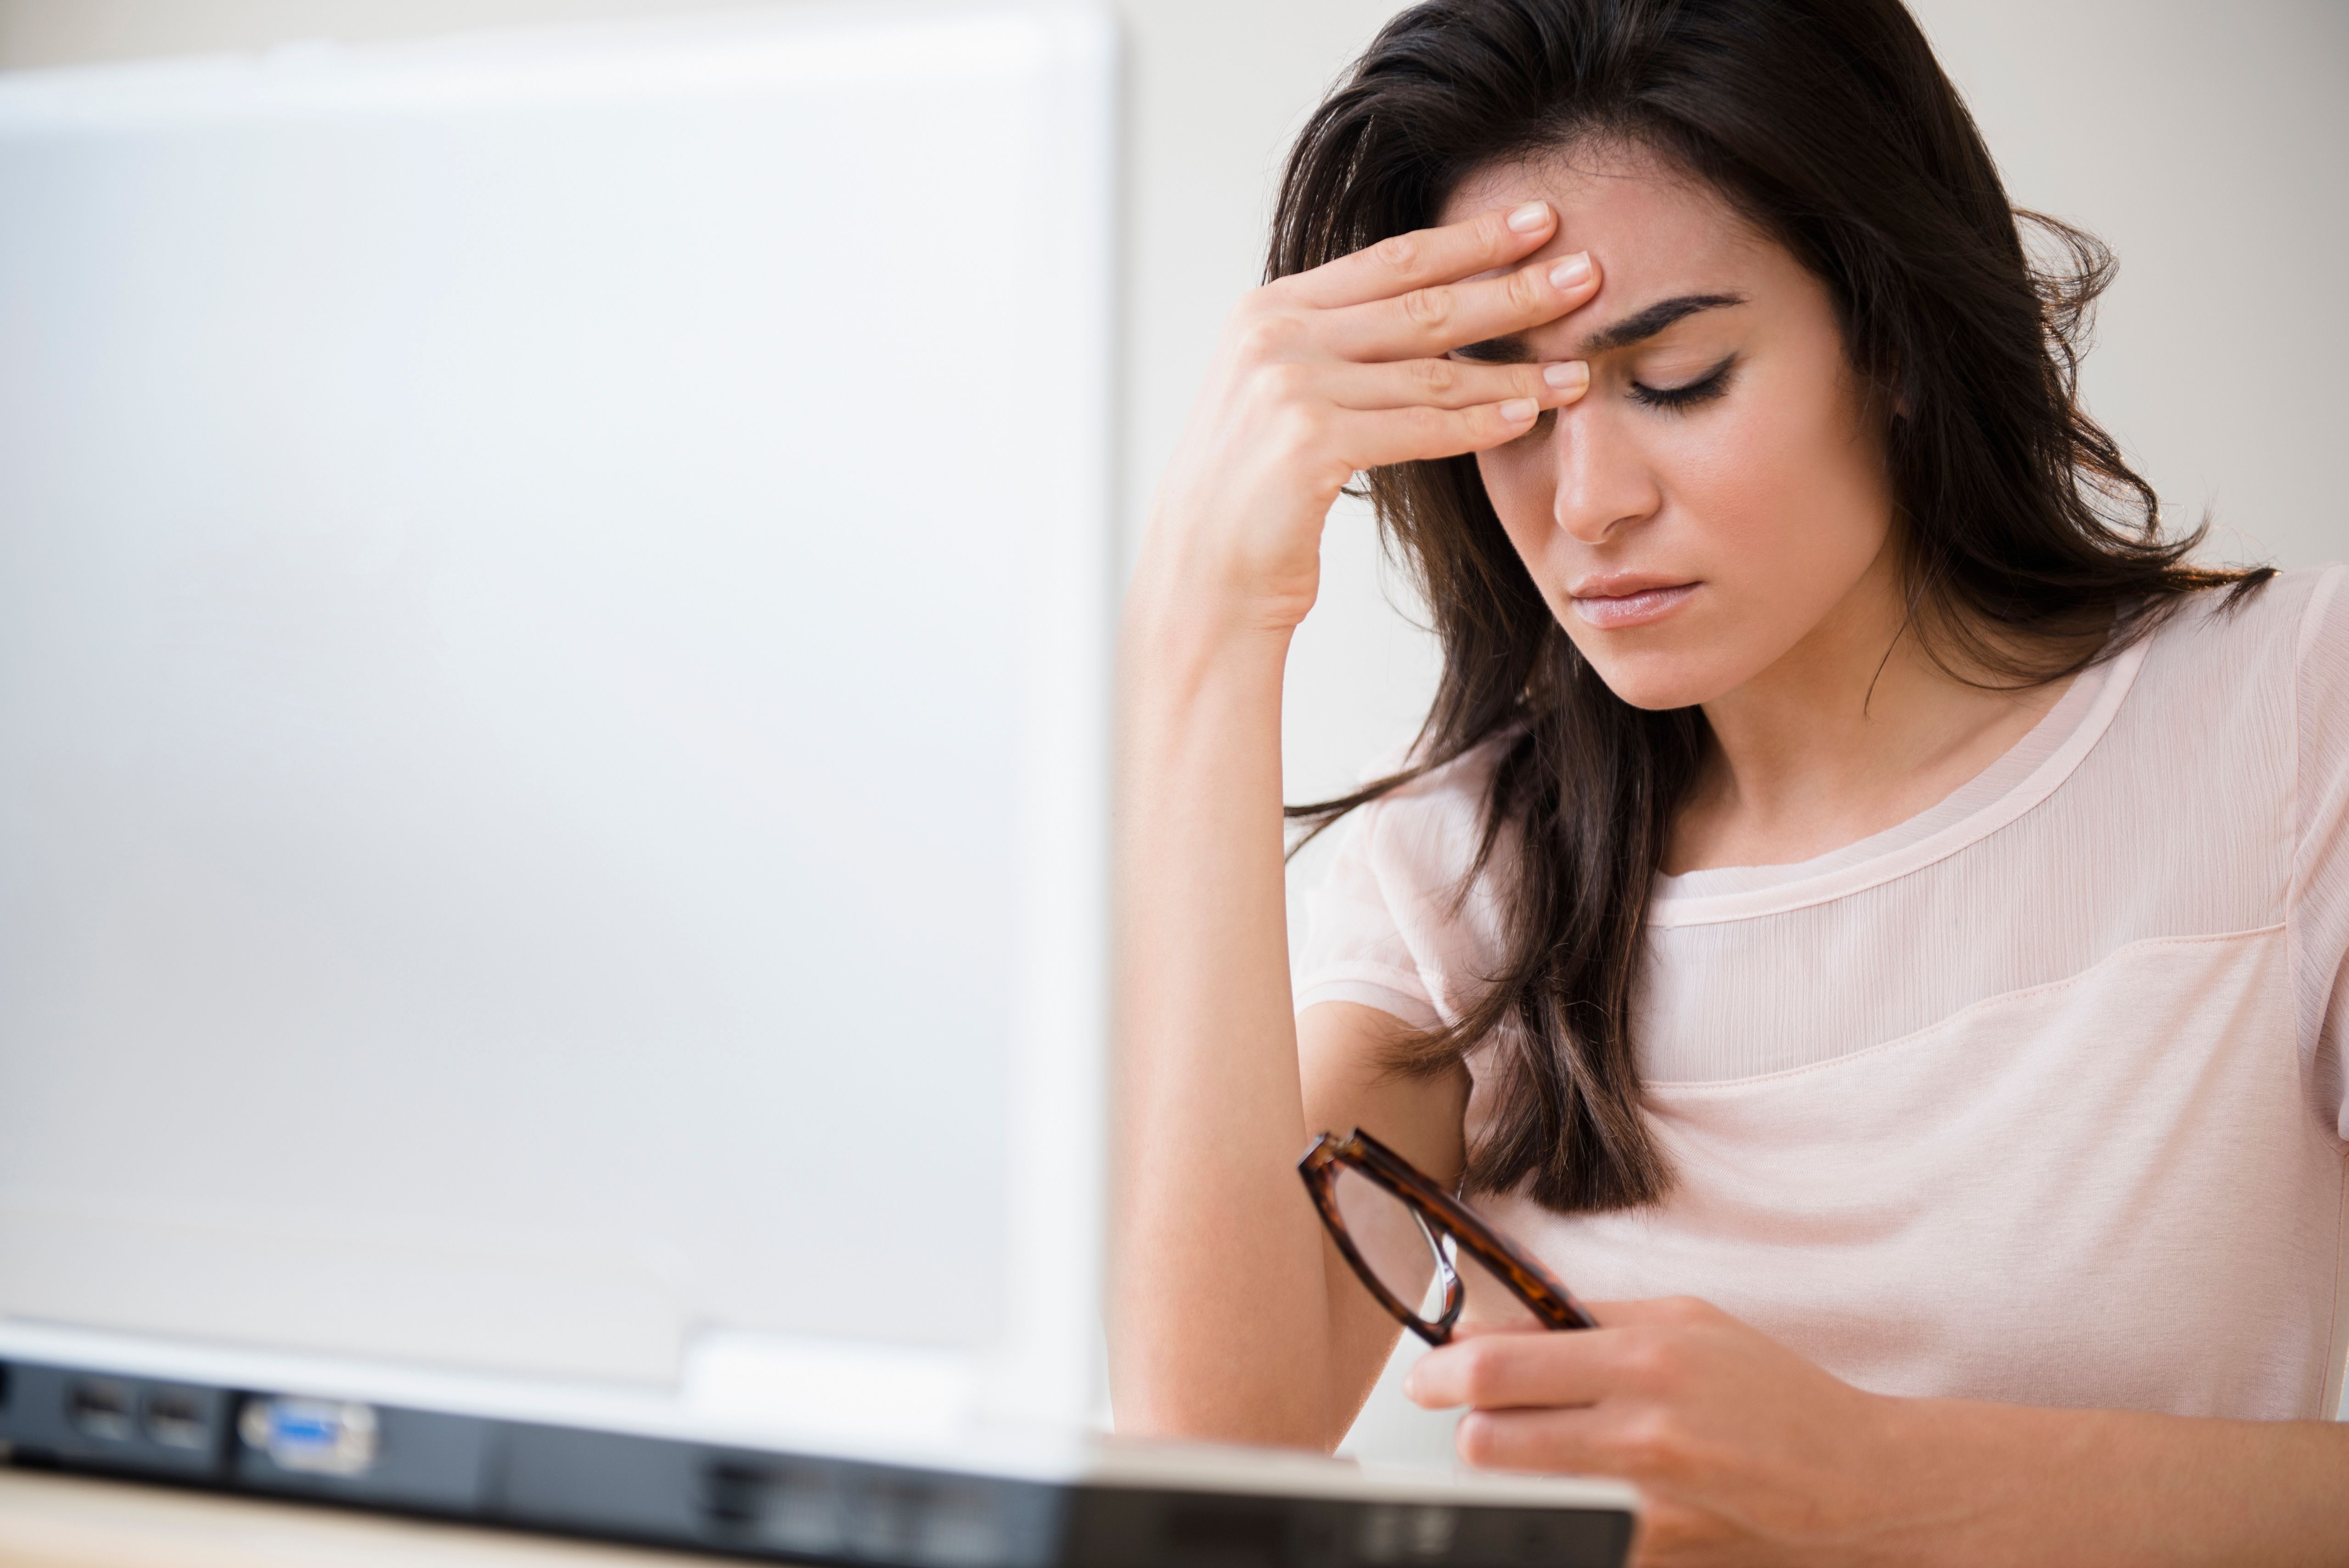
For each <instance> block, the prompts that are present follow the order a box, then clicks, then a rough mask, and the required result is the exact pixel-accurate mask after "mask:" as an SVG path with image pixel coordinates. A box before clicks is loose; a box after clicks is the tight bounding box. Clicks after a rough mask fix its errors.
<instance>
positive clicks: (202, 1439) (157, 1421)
mask: <svg viewBox="0 0 2349 1568" xmlns="http://www.w3.org/2000/svg"><path fill="white" fill-rule="evenodd" d="M145 1414H146V1418H147V1436H148V1437H149V1438H150V1439H152V1440H153V1441H155V1442H158V1443H160V1444H162V1445H163V1447H165V1448H167V1449H191V1450H195V1451H201V1450H202V1449H208V1448H210V1447H212V1420H211V1418H210V1414H209V1412H207V1411H206V1410H205V1408H204V1401H203V1400H202V1398H200V1397H199V1396H197V1395H195V1394H193V1393H191V1392H190V1391H189V1390H187V1389H185V1388H156V1389H152V1390H150V1392H149V1393H148V1395H147V1400H146V1412H145Z"/></svg>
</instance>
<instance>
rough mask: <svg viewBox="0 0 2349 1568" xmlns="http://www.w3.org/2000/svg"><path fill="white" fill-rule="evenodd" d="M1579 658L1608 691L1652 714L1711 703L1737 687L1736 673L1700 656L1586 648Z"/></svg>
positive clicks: (1659, 651)
mask: <svg viewBox="0 0 2349 1568" xmlns="http://www.w3.org/2000/svg"><path fill="white" fill-rule="evenodd" d="M1582 654H1583V656H1584V657H1585V658H1587V659H1588V660H1589V661H1590V667H1591V668H1592V669H1595V670H1597V671H1598V672H1599V679H1600V680H1603V681H1605V682H1606V683H1607V689H1608V690H1609V691H1611V692H1613V693H1614V694H1615V695H1616V696H1619V697H1621V698H1622V699H1623V700H1624V701H1625V702H1628V703H1630V705H1631V706H1632V707H1639V708H1645V709H1647V710H1648V711H1649V712H1651V713H1661V712H1664V711H1667V710H1669V709H1671V708H1675V707H1696V706H1697V705H1698V704H1699V703H1704V702H1711V701H1712V700H1713V698H1714V697H1717V696H1720V695H1721V694H1722V693H1723V692H1725V691H1728V690H1729V689H1730V688H1732V687H1733V686H1736V685H1737V684H1738V676H1737V675H1736V674H1735V673H1733V672H1732V671H1729V670H1726V669H1723V668H1722V667H1721V665H1720V663H1719V662H1718V661H1716V660H1713V659H1708V658H1705V657H1702V655H1696V656H1692V655H1687V654H1672V653H1665V652H1663V651H1661V650H1657V651H1655V652H1652V653H1639V654H1621V653H1617V652H1613V651H1611V650H1601V649H1592V648H1588V647H1585V648H1583V650H1582Z"/></svg>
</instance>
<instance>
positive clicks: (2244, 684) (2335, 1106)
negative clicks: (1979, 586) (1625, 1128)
mask: <svg viewBox="0 0 2349 1568" xmlns="http://www.w3.org/2000/svg"><path fill="white" fill-rule="evenodd" d="M2343 583H2344V570H2343V569H2342V568H2340V567H2332V568H2327V569H2324V570H2323V571H2321V572H2295V573H2286V574H2285V575H2283V576H2282V578H2280V579H2278V580H2277V581H2275V582H2273V583H2271V584H2269V585H2268V586H2267V587H2266V588H2265V589H2264V590H2262V591H2261V592H2260V593H2256V594H2254V595H2253V596H2251V598H2250V599H2248V600H2247V601H2245V602H2244V603H2241V604H2240V606H2239V607H2237V608H2236V609H2234V610H2232V611H2231V612H2223V611H2220V609H2219V608H2218V607H2217V604H2216V602H2215V599H2214V598H2212V597H2211V596H2207V595H2206V596H2204V598H2203V599H2202V600H2199V601H2198V602H2196V603H2193V604H2191V605H2189V607H2188V608H2187V609H2186V610H2185V611H2183V612H2182V613H2181V614H2178V616H2177V617H2176V618H2175V619H2173V620H2172V621H2171V622H2170V623H2169V624H2168V625H2166V626H2165V627H2164V628H2163V629H2161V630H2160V631H2159V632H2158V633H2156V634H2154V635H2153V636H2152V637H2150V638H2149V639H2147V641H2145V642H2141V643H2139V644H2138V645H2137V646H2135V647H2134V648H2131V649H2130V650H2128V651H2127V653H2125V654H2123V655H2120V656H2119V657H2117V658H2116V659H2113V660H2111V661H2110V662H2108V663H2106V664H2105V665H2099V666H2097V667H2096V668H2095V669H2093V670H2091V671H2089V672H2087V673H2086V674H2085V675H2083V676H2080V677H2079V678H2078V679H2077V680H2075V682H2074V683H2073V685H2072V686H2071V687H2070V689H2069V690H2068V691H2066V692H2065V694H2064V696H2063V698H2062V700H2061V701H2060V702H2059V703H2058V704H2057V705H2056V707H2054V709H2053V710H2052V711H2051V712H2050V713H2049V714H2048V715H2047V717H2045V718H2044V720H2042V721H2041V722H2040V724H2039V725H2038V726H2037V727H2035V728H2034V729H2033V730H2032V732H2031V733H2030V734H2029V735H2028V736H2027V737H2025V738H2024V739H2023V741H2022V742H2021V743H2020V744H2018V745H2017V746H2016V747H2015V748H2013V750H2012V751H2011V752H2009V753H2008V754H2007V755H2006V756H2005V757H2003V758H2001V759H2000V760H1999V761H1998V762H1996V763H1994V764H1993V765H1992V767H1991V768H1989V769H1987V770H1986V771H1984V772H1983V773H1982V775H1981V776H1980V777H1978V778H1976V779H1973V780H1972V781H1971V783H1969V784H1967V785H1965V786H1964V787H1963V788H1961V789H1959V790H1958V791H1957V792H1956V793H1955V794H1953V795H1951V797H1950V798H1949V799H1946V800H1943V801H1942V802H1941V803H1940V805H1938V806H1936V807H1934V808H1933V809H1932V810H1929V811H1926V812H1925V813H1923V814H1922V815H1920V816H1919V817H1917V818H1915V819H1913V820H1909V821H1908V822H1904V823H1902V824H1901V825H1899V827H1896V828H1893V829H1890V830H1888V831H1885V832H1882V833H1879V834H1877V835H1876V836H1875V837H1873V838H1869V839H1867V840H1863V841H1860V842H1858V843H1856V844H1852V845H1850V846H1848V847H1847V848H1845V849H1841V850H1837V851H1835V852H1833V853H1831V854H1826V855H1822V856H1820V857H1819V858H1818V859H1816V860H1813V861H1805V862H1804V863H1802V864H1800V865H1791V866H1759V867H1740V868H1735V869H1729V870H1721V871H1709V872H1695V873H1693V874H1691V875H1688V876H1681V877H1664V878H1661V879H1660V880H1659V881H1658V883H1657V886H1656V890H1655V899H1654V903H1653V906H1652V912H1651V938H1650V941H1651V951H1650V957H1649V963H1648V965H1647V966H1646V980H1645V984H1644V986H1643V995H1642V997H1641V1000H1640V1004H1639V1011H1638V1027H1639V1044H1640V1055H1641V1059H1642V1063H1643V1067H1644V1071H1645V1075H1646V1082H1647V1088H1646V1098H1645V1109H1646V1114H1647V1115H1648V1117H1649V1118H1650V1119H1651V1124H1652V1125H1653V1127H1654V1129H1655V1130H1656V1132H1657V1134H1658V1136H1659V1137H1660V1139H1661V1142H1662V1146H1663V1148H1664V1149H1665V1150H1667V1151H1668V1153H1669V1155H1670V1157H1671V1161H1672V1164H1673V1167H1674V1170H1675V1171H1676V1172H1677V1177H1678V1184H1677V1186H1676V1187H1675V1189H1674V1190H1673V1191H1672V1192H1671V1195H1670V1196H1669V1197H1668V1198H1666V1199H1665V1200H1664V1201H1663V1202H1661V1203H1660V1204H1658V1205H1656V1206H1654V1207H1652V1208H1650V1209H1646V1210H1641V1211H1637V1212H1619V1213H1611V1214H1603V1215H1595V1216H1592V1215H1585V1216H1568V1215H1561V1214H1557V1213H1553V1212H1547V1211H1546V1210H1544V1209H1542V1208H1540V1207H1539V1206H1538V1205H1537V1204H1535V1203H1534V1202H1531V1201H1530V1200H1528V1199H1526V1198H1523V1197H1517V1196H1511V1197H1503V1198H1499V1199H1495V1200H1489V1201H1486V1202H1484V1203H1482V1204H1481V1205H1480V1206H1481V1207H1482V1208H1483V1209H1484V1210H1485V1212H1487V1213H1488V1214H1489V1215H1491V1216H1492V1217H1493V1218H1494V1219H1495V1221H1496V1222H1499V1223H1500V1224H1501V1225H1502V1226H1503V1227H1504V1228H1505V1229H1506V1230H1508V1231H1510V1232H1511V1233H1514V1234H1515V1235H1516V1236H1517V1237H1518V1238H1520V1239H1521V1240H1522V1241H1524V1242H1525V1243H1527V1244H1528V1245H1530V1246H1532V1247H1533V1248H1534V1249H1535V1250H1536V1251H1537V1252H1538V1253H1540V1254H1541V1255H1542V1256H1543V1257H1544V1258H1545V1259H1546V1260H1547V1262H1548V1263H1549V1264H1551V1266H1552V1267H1553V1268H1555V1269H1556V1270H1557V1273H1558V1274H1560V1276H1561V1277H1563V1278H1564V1279H1565V1280H1566V1281H1567V1283H1568V1284H1570V1285H1571V1286H1572V1287H1573V1288H1574V1289H1575V1290H1576V1291H1577V1292H1578V1293H1579V1294H1580V1295H1584V1296H1586V1297H1588V1298H1591V1299H1594V1300H1602V1301H1603V1300H1608V1299H1621V1298H1629V1297H1642V1296H1654V1295H1698V1296H1702V1297H1704V1298H1706V1299H1707V1300H1710V1301H1713V1302H1714V1303H1716V1304H1718V1305H1721V1306H1723V1307H1724V1308H1726V1309H1727V1310H1728V1311H1730V1312H1733V1313H1734V1314H1736V1315H1738V1316H1740V1317H1742V1318H1744V1319H1745V1320H1746V1321H1747V1322H1749V1323H1752V1324H1754V1325H1755V1326H1758V1327H1760V1328H1762V1329H1764V1330H1765V1331H1766V1332H1768V1333H1770V1334H1772V1335H1774V1336H1777V1337H1778V1338H1780V1339H1782V1340H1784V1341H1785V1342H1786V1343H1787V1344H1789V1345H1791V1346H1794V1347H1795V1348H1796V1349H1798V1350H1800V1351H1802V1352H1803V1353H1804V1354H1806V1355H1807V1356H1809V1357H1812V1358H1813V1359H1815V1360H1816V1361H1817V1362H1818V1363H1819V1364H1820V1365H1822V1366H1824V1367H1826V1368H1828V1369H1829V1370H1830V1371H1833V1372H1835V1373H1837V1374H1838V1375H1839V1376H1841V1377H1846V1378H1847V1379H1849V1380H1850V1381H1852V1382H1854V1383H1856V1384H1857V1385H1859V1386H1860V1387H1866V1388H1871V1389H1878V1390H1882V1391H1885V1392H1889V1393H1901V1394H1933V1395H1950V1396H1958V1397H1967V1398H1989V1399H2006V1400H2016V1401H2022V1402H2025V1403H2031V1404H2038V1405H2066V1406H2081V1407H2088V1406H2095V1407H2106V1408H2134V1409H2143V1410H2167V1411H2174V1412H2177V1413H2180V1414H2190V1415H2209V1416H2234V1417H2254V1418H2290V1417H2317V1416H2326V1417H2329V1416H2331V1415H2333V1412H2334V1409H2335V1407H2336V1405H2337V1404H2338V1402H2339V1399H2340V1394H2341V1375H2342V1365H2343V1360H2344V1352H2345V1351H2349V1339H2344V1329H2345V1328H2349V1315H2344V1293H2343V1289H2342V1273H2343V1261H2344V1174H2349V1166H2344V1152H2349V1103H2344V1073H2343V1070H2342V1060H2343V1041H2342V1035H2343V1030H2344V1018H2343V1016H2342V1014H2343V1010H2344V1006H2343V996H2344V988H2343V985H2342V983H2341V980H2342V967H2343V960H2344V951H2349V603H2344V598H2349V593H2344V587H2343ZM1488 764H1489V758H1487V757H1485V756H1481V755H1472V756H1471V757H1470V758H1464V759H1463V761H1462V762H1460V763H1458V764H1455V765H1454V766H1453V767H1452V768H1450V769H1445V770H1444V771H1443V772H1441V773H1439V774H1436V775H1433V776H1431V777H1430V778H1428V779H1424V780H1422V781H1420V782H1419V783H1417V784H1415V785H1413V787H1411V788H1409V789H1404V790H1401V791H1398V792H1397V793H1396V794H1394V795H1392V796H1390V797H1388V798H1387V799H1384V800H1382V801H1381V802H1379V803H1377V804H1375V805H1373V806H1371V807H1369V808H1366V809H1365V810H1362V811H1361V812H1359V813H1357V815H1356V818H1355V820H1354V822H1353V824H1352V826H1351V829H1350V834H1351V836H1350V840H1349V841H1348V842H1347V843H1346V844H1345V845H1344V846H1343V847H1342V848H1341V849H1340V851H1339V854H1338V856H1337V858H1336V860H1335V861H1334V862H1333V865H1332V868H1331V870H1330V875H1329V878H1328V881H1327V883H1326V885H1325V886H1324V887H1323V888H1322V890H1321V891H1320V892H1319V893H1318V894H1316V895H1315V896H1314V898H1313V900H1312V905H1311V926H1310V930H1311V934H1310V936H1309V939H1308V941H1307V943H1306V944H1305V945H1304V948H1303V950H1302V952H1301V953H1300V954H1299V964H1298V969H1297V975H1296V994H1297V1003H1298V1006H1299V1007H1305V1006H1312V1005H1313V1004H1315V1003H1317V1002H1323V1001H1331V1000H1350V1001H1355V1002H1361V1003H1366V1004H1368V1005H1369V1006H1373V1007H1379V1008H1381V1009H1384V1010H1385V1011H1387V1012H1389V1013H1392V1014H1393V1015H1394V1016H1398V1017H1400V1018H1402V1019H1405V1020H1407V1021H1409V1022H1412V1023H1414V1024H1418V1025H1422V1026H1424V1025H1427V1024H1429V1023H1432V1022H1433V1021H1434V1020H1436V1019H1439V1018H1450V1017H1454V1016H1457V1013H1458V1010H1459V1008H1460V1007H1461V1006H1462V1004H1463V1002H1464V998H1466V997H1467V996H1469V995H1473V994H1474V991H1475V986H1476V985H1478V983H1479V979H1480V976H1482V975H1486V974H1489V973H1490V972H1491V970H1492V967H1493V954H1495V951H1496V925H1495V912H1494V904H1493V902H1492V900H1491V898H1490V897H1489V896H1488V894H1487V892H1486V891H1485V890H1484V889H1475V890H1471V892H1470V894H1469V896H1468V898H1467V899H1466V901H1465V902H1464V903H1459V904H1457V905H1456V906H1455V902H1454V897H1453V895H1454V891H1455V888H1456V885H1457V882H1458V880H1459V878H1460V877H1461V875H1462V873H1463V872H1464V869H1465V868H1466V866H1467V864H1468V860H1469V856H1470V853H1471V851H1472V850H1473V847H1474V844H1475V833H1476V825H1477V811H1478V807H1479V803H1480V800H1481V791H1482V785H1483V781H1484V776H1485V775H1484V769H1485V767H1486V766H1488ZM1469 1066H1470V1068H1471V1071H1472V1074H1474V1075H1475V1078H1476V1088H1475V1091H1474V1093H1473V1094H1472V1096H1471V1099H1470V1102H1469V1130H1470V1134H1471V1136H1472V1137H1474V1136H1475V1133H1476V1131H1477V1130H1478V1129H1479V1127H1480V1126H1481V1124H1482V1123H1483V1122H1484V1121H1485V1119H1486V1118H1487V1117H1489V1115H1490V1113H1491V1103H1490V1099H1489V1096H1490V1092H1491V1090H1490V1086H1489V1084H1488V1083H1487V1082H1486V1080H1485V1073H1484V1071H1483V1068H1484V1063H1483V1061H1482V1059H1481V1057H1478V1056H1472V1057H1471V1059H1470V1062H1469Z"/></svg>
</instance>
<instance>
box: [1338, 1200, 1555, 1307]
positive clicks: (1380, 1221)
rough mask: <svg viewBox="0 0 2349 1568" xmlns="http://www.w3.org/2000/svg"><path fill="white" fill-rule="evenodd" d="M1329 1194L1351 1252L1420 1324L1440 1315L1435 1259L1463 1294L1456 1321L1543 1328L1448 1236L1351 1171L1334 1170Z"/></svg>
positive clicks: (1441, 1302)
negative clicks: (1455, 1278)
mask: <svg viewBox="0 0 2349 1568" xmlns="http://www.w3.org/2000/svg"><path fill="white" fill-rule="evenodd" d="M1331 1195H1332V1196H1333V1197H1334V1198H1335V1199H1336V1201H1337V1206H1338V1213H1339V1217H1340V1219H1342V1220H1343V1221H1344V1222H1345V1225H1346V1234H1347V1236H1348V1237H1349V1238H1350V1240H1351V1241H1352V1242H1353V1243H1354V1250H1355V1251H1356V1252H1357V1253H1361V1257H1362V1261H1363V1262H1364V1263H1365V1264H1368V1265H1369V1266H1370V1270H1371V1273H1372V1274H1376V1275H1377V1276H1378V1279H1379V1283H1380V1284H1382V1285H1384V1286H1385V1287H1386V1289H1387V1291H1388V1294H1390V1295H1392V1296H1393V1297H1394V1298H1395V1299H1396V1300H1397V1301H1399V1302H1402V1304H1403V1305H1405V1306H1406V1307H1410V1308H1413V1309H1415V1310H1416V1312H1417V1314H1418V1316H1419V1319H1420V1321H1421V1322H1423V1323H1433V1322H1434V1321H1435V1320H1436V1319H1437V1318H1439V1317H1441V1316H1442V1315H1443V1314H1444V1291H1443V1284H1442V1280H1441V1277H1440V1275H1439V1273H1438V1270H1437V1267H1436V1260H1437V1258H1438V1256H1439V1255H1441V1256H1442V1257H1443V1258H1444V1260H1445V1261H1447V1262H1449V1263H1450V1264H1452V1266H1453V1268H1454V1270H1455V1271H1456V1272H1457V1274H1458V1275H1459V1278H1460V1282H1461V1284H1463V1285H1464V1286H1465V1287H1466V1289H1467V1294H1468V1301H1467V1305H1466V1308H1465V1309H1464V1311H1463V1313H1462V1314H1461V1321H1462V1322H1464V1323H1467V1324H1474V1325H1475V1326H1479V1327H1488V1328H1526V1329H1532V1328H1541V1327H1546V1326H1547V1325H1545V1324H1544V1323H1543V1322H1542V1320H1541V1319H1540V1318H1538V1317H1537V1316H1535V1315H1534V1313H1533V1310H1532V1309H1531V1308H1530V1307H1528V1306H1526V1304H1525V1303H1524V1302H1522V1301H1520V1300H1519V1299H1518V1298H1517V1295H1516V1292H1515V1291H1512V1290H1510V1289H1509V1288H1508V1287H1507V1286H1506V1285H1505V1284H1502V1283H1501V1282H1500V1280H1499V1279H1498V1278H1496V1277H1495V1275H1493V1274H1489V1273H1487V1272H1486V1271H1485V1267H1484V1266H1483V1264H1480V1263H1479V1262H1478V1260H1477V1257H1476V1254H1475V1253H1474V1252H1472V1251H1470V1250H1468V1249H1467V1248H1464V1247H1462V1246H1461V1245H1460V1244H1459V1243H1457V1242H1456V1241H1454V1239H1453V1238H1452V1237H1451V1236H1449V1235H1446V1234H1440V1233H1432V1232H1431V1231H1430V1230H1429V1229H1428V1228H1427V1226H1426V1225H1425V1224H1424V1223H1423V1222H1421V1220H1420V1218H1419V1213H1418V1211H1417V1210H1415V1209H1413V1207H1412V1206H1411V1205H1410V1204H1408V1203H1405V1202H1403V1201H1402V1199H1401V1198H1398V1197H1396V1196H1395V1195H1394V1193H1392V1192H1391V1191H1388V1190H1387V1189H1386V1188H1384V1187H1382V1186H1381V1185H1380V1184H1379V1183H1378V1182H1376V1181H1371V1179H1370V1178H1369V1177H1367V1176H1365V1175H1363V1174H1362V1173H1361V1171H1357V1170H1355V1169H1354V1168H1353V1167H1352V1166H1350V1165H1340V1167H1338V1172H1337V1177H1336V1180H1335V1181H1333V1182H1332V1184H1331Z"/></svg>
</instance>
